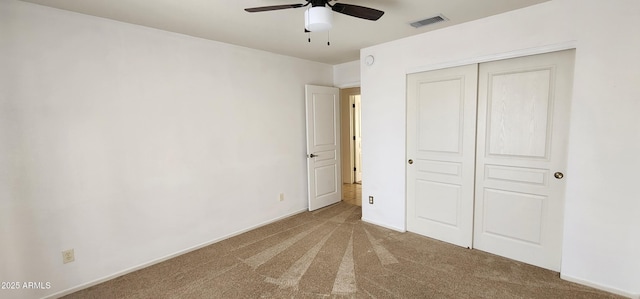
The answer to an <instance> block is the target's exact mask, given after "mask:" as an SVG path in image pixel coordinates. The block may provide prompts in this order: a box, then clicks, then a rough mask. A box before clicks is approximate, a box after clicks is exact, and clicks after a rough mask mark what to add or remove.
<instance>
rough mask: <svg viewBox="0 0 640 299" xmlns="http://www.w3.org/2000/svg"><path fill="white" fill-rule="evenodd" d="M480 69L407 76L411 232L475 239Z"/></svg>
mask: <svg viewBox="0 0 640 299" xmlns="http://www.w3.org/2000/svg"><path fill="white" fill-rule="evenodd" d="M477 75H478V69H477V65H467V66H462V67H455V68H449V69H443V70H436V71H431V72H425V73H418V74H411V75H409V76H408V77H407V163H408V164H407V168H406V171H407V195H406V196H407V230H409V231H411V232H415V233H418V234H421V235H424V236H427V237H431V238H435V239H438V240H442V241H445V242H449V243H452V244H456V245H460V246H463V247H471V245H472V238H473V191H474V189H473V186H474V185H473V184H474V167H475V164H474V163H475V136H476V132H475V127H476V121H475V120H476V103H477V100H476V94H477V83H478V81H477V78H478V77H477Z"/></svg>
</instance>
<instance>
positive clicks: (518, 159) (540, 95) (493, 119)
mask: <svg viewBox="0 0 640 299" xmlns="http://www.w3.org/2000/svg"><path fill="white" fill-rule="evenodd" d="M573 56H574V51H572V50H571V51H562V52H555V53H549V54H543V55H535V56H527V57H521V58H515V59H509V60H502V61H495V62H489V63H483V64H480V68H479V83H478V84H479V85H478V128H477V132H478V133H477V134H478V135H477V156H476V192H475V213H474V216H475V220H474V247H475V248H477V249H480V250H484V251H488V252H491V253H494V254H498V255H501V256H505V257H509V258H512V259H515V260H519V261H523V262H526V263H529V264H533V265H536V266H540V267H543V268H547V269H551V270H555V271H559V270H560V262H561V261H560V258H561V255H562V223H563V213H564V185H565V184H564V182H565V180H564V179H563V178H564V169H565V166H566V153H567V151H566V145H567V137H568V119H569V108H570V107H569V106H570V99H571V86H572V78H573ZM556 173H557V174H556ZM560 174H562V175H560ZM555 176H558V178H556V177H555Z"/></svg>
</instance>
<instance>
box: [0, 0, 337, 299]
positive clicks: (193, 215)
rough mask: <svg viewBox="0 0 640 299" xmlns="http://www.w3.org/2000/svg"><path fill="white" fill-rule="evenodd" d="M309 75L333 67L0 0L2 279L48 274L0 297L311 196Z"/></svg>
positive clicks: (291, 206) (145, 259) (85, 275)
mask: <svg viewBox="0 0 640 299" xmlns="http://www.w3.org/2000/svg"><path fill="white" fill-rule="evenodd" d="M306 83H311V84H318V85H332V83H333V67H332V66H331V65H326V64H320V63H315V62H310V61H305V60H300V59H296V58H290V57H286V56H280V55H275V54H271V53H267V52H262V51H257V50H252V49H247V48H242V47H237V46H232V45H228V44H223V43H218V42H212V41H208V40H202V39H197V38H193V37H189V36H184V35H179V34H173V33H169V32H163V31H159V30H154V29H150V28H145V27H140V26H135V25H131V24H125V23H119V22H115V21H111V20H106V19H100V18H95V17H91V16H86V15H81V14H75V13H71V12H66V11H61V10H56V9H52V8H47V7H43V6H37V5H33V4H29V3H24V2H18V1H13V0H1V1H0V239H1V241H0V281H19V282H23V281H35V282H50V283H51V286H52V288H51V289H48V290H43V291H37V290H32V291H27V290H20V291H6V290H0V297H2V298H12V297H13V298H33V297H41V296H45V295H49V294H53V293H57V292H61V291H63V290H67V289H69V288H73V287H77V286H81V285H83V284H86V283H89V282H91V281H94V280H98V279H102V278H105V277H109V276H111V275H114V274H116V273H121V272H122V271H125V270H127V269H130V268H133V267H138V266H141V265H145V264H147V263H149V262H152V261H154V260H157V259H161V258H164V257H167V256H169V255H172V254H175V253H179V252H182V251H185V250H188V249H190V248H192V247H195V246H199V245H201V244H206V243H208V242H212V241H215V240H219V239H220V238H223V237H225V236H228V235H230V234H234V233H237V232H240V231H243V230H246V229H248V228H251V227H254V226H256V225H260V224H262V223H265V222H269V221H272V220H274V219H278V218H280V217H283V216H286V215H290V214H292V213H297V212H299V211H302V210H305V209H306V208H307V199H306V198H307V189H306V157H305V153H306V150H305V121H304V116H305V113H304V84H306ZM281 192H283V193H284V194H285V200H284V201H283V202H280V201H279V200H278V197H279V194H280V193H281ZM69 248H74V249H75V255H76V260H75V262H73V263H70V264H66V265H63V264H62V255H61V251H62V250H65V249H69Z"/></svg>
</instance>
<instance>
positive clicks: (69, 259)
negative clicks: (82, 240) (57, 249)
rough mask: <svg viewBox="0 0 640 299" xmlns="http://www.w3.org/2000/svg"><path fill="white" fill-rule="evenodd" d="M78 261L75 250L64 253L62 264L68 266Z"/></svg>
mask: <svg viewBox="0 0 640 299" xmlns="http://www.w3.org/2000/svg"><path fill="white" fill-rule="evenodd" d="M75 260H76V256H75V254H74V253H73V249H69V250H65V251H63V252H62V263H63V264H67V263H71V262H73V261H75Z"/></svg>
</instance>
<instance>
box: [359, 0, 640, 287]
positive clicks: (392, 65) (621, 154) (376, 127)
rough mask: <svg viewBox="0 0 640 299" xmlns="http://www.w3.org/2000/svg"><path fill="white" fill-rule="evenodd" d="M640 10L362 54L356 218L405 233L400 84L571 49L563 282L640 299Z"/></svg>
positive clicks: (607, 10) (572, 4) (553, 5)
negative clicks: (453, 68)
mask: <svg viewBox="0 0 640 299" xmlns="http://www.w3.org/2000/svg"><path fill="white" fill-rule="evenodd" d="M637 28H640V2H639V1H636V0H615V1H606V2H605V1H599V0H553V1H550V2H546V3H543V4H540V5H536V6H532V7H528V8H524V9H521V10H517V11H513V12H510V13H505V14H501V15H496V16H493V17H489V18H485V19H482V20H478V21H474V22H469V23H465V24H461V25H457V26H453V27H449V28H445V29H441V30H437V31H433V32H429V33H425V34H422V35H419V36H414V37H410V38H406V39H402V40H398V41H394V42H390V43H386V44H382V45H378V46H374V47H370V48H366V49H363V50H362V51H361V57H365V56H367V55H373V56H375V64H374V65H372V66H366V65H362V68H361V76H362V80H361V81H362V82H361V83H362V96H363V98H364V99H366V102H364V104H363V107H362V113H363V116H362V121H363V133H362V134H363V148H365V149H366V151H364V152H363V160H364V161H363V163H364V165H365V166H364V167H363V169H364V174H363V182H364V185H363V192H362V195H363V198H366V197H367V196H369V195H373V196H375V197H376V204H375V205H368V204H365V205H364V206H363V219H364V220H366V221H369V222H372V223H377V224H380V225H383V226H387V227H390V228H395V229H397V230H404V229H405V183H406V182H405V165H406V164H405V121H406V117H405V116H406V112H405V109H406V105H405V103H406V101H405V89H406V88H405V76H406V74H407V73H410V72H416V71H420V70H426V69H433V68H438V67H443V66H446V65H454V64H466V63H473V62H479V61H482V60H486V59H488V57H493V58H496V57H499V56H502V57H508V56H514V55H521V54H531V53H535V52H540V51H544V49H554V48H566V47H569V46H570V45H575V47H576V49H577V52H576V67H575V78H574V97H573V100H572V112H571V120H570V121H571V128H570V140H569V161H568V168H567V171H566V174H567V176H566V179H567V190H566V214H565V229H564V248H563V255H562V276H563V277H564V278H566V279H570V280H573V281H579V282H581V283H584V284H590V285H593V286H597V287H599V288H603V289H608V290H610V291H614V292H617V293H620V294H624V295H627V296H635V297H636V298H637V297H640V295H639V294H640V238H639V237H638V236H640V223H639V222H638V219H640V218H639V215H640V195H639V194H640V192H638V188H637V186H638V178H639V176H638V174H637V173H638V170H639V169H640V121H638V113H639V112H640V84H639V83H638V82H640V59H638V53H640V39H638V33H637Z"/></svg>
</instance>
